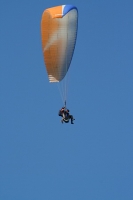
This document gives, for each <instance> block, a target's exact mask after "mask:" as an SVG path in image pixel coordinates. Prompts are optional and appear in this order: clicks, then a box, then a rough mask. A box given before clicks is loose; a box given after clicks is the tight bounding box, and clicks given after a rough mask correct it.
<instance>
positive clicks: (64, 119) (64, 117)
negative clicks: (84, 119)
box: [58, 107, 75, 124]
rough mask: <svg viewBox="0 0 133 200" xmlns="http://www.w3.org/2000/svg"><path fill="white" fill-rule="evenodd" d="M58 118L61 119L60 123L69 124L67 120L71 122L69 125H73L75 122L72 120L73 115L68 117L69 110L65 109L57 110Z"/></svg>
mask: <svg viewBox="0 0 133 200" xmlns="http://www.w3.org/2000/svg"><path fill="white" fill-rule="evenodd" d="M58 115H59V116H61V117H62V120H61V122H62V123H63V122H65V123H68V122H69V119H70V120H71V124H74V123H73V121H74V120H75V119H74V118H73V115H70V114H69V110H68V109H66V108H65V107H62V108H61V109H60V110H59V113H58Z"/></svg>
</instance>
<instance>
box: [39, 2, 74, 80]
mask: <svg viewBox="0 0 133 200" xmlns="http://www.w3.org/2000/svg"><path fill="white" fill-rule="evenodd" d="M77 22H78V11H77V8H76V7H75V6H72V5H61V6H56V7H52V8H48V9H46V10H45V11H44V12H43V15H42V20H41V35H42V49H43V56H44V61H45V66H46V70H47V73H48V78H49V81H50V82H60V81H61V80H62V79H63V78H64V77H65V76H66V74H67V71H68V69H69V66H70V63H71V60H72V56H73V52H74V48H75V43H76V36H77Z"/></svg>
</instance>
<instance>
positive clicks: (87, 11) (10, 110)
mask: <svg viewBox="0 0 133 200" xmlns="http://www.w3.org/2000/svg"><path fill="white" fill-rule="evenodd" d="M62 4H72V5H75V6H77V8H78V11H79V26H78V37H77V43H76V48H75V52H74V56H73V60H72V63H71V67H70V84H69V99H68V102H69V103H68V107H69V109H70V111H71V113H72V114H73V115H74V117H75V118H76V120H75V124H74V125H71V124H61V123H60V118H59V117H58V110H59V108H60V107H61V106H62V102H61V99H60V95H59V92H58V89H57V87H55V86H54V85H52V84H50V83H49V82H48V77H47V74H46V70H45V65H44V61H43V55H42V46H41V33H40V21H41V16H42V13H43V11H44V10H45V9H46V8H48V7H52V6H56V5H62ZM89 199H90V200H132V199H133V1H132V0H121V1H120V0H111V1H110V0H101V1H99V0H91V1H85V2H83V1H82V0H72V1H67V0H66V1H58V0H53V1H50V0H32V1H31V0H29V1H27V0H23V1H18V0H13V1H9V0H1V1H0V200H89Z"/></svg>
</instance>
